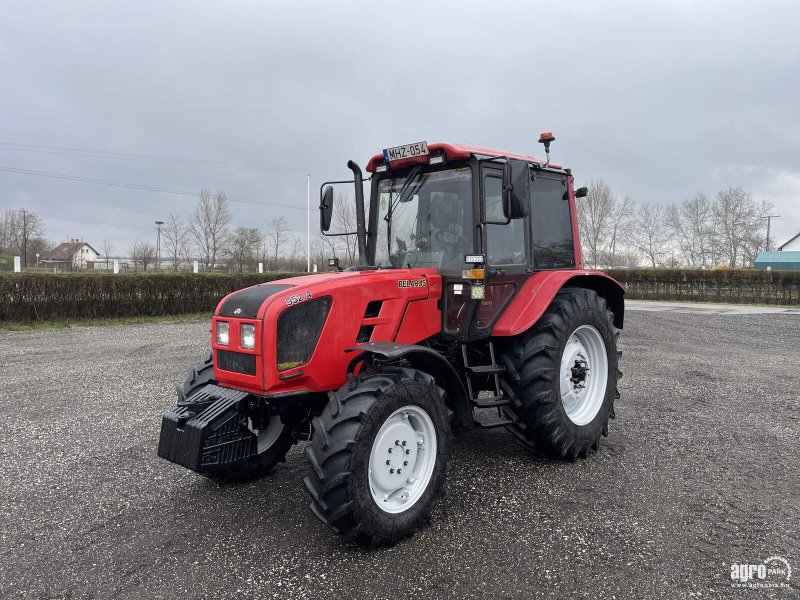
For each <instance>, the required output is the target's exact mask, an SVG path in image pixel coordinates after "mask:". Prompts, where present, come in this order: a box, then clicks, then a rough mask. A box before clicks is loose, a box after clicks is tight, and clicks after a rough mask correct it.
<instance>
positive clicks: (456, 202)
mask: <svg viewBox="0 0 800 600" xmlns="http://www.w3.org/2000/svg"><path fill="white" fill-rule="evenodd" d="M472 245H473V243H472V171H471V170H470V169H469V167H461V168H457V169H448V170H445V171H428V172H425V171H421V170H420V169H412V170H411V171H410V172H409V173H407V174H406V175H404V176H401V177H387V178H386V179H382V180H381V181H380V182H379V184H378V230H377V239H376V251H375V264H376V265H377V266H378V267H384V268H387V267H395V268H398V267H411V268H413V267H435V268H438V269H439V270H440V271H443V272H448V271H450V272H458V273H461V270H462V269H463V268H464V255H465V254H469V253H471V252H473V249H472Z"/></svg>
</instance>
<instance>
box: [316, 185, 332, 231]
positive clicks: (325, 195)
mask: <svg viewBox="0 0 800 600" xmlns="http://www.w3.org/2000/svg"><path fill="white" fill-rule="evenodd" d="M332 217H333V187H331V186H329V185H327V186H325V187H324V188H323V190H322V194H321V196H320V201H319V228H320V230H321V231H323V232H324V231H328V230H329V229H330V228H331V218H332Z"/></svg>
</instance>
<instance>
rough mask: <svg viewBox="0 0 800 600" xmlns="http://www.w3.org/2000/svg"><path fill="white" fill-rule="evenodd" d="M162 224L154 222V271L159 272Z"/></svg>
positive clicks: (161, 222) (162, 222)
mask: <svg viewBox="0 0 800 600" xmlns="http://www.w3.org/2000/svg"><path fill="white" fill-rule="evenodd" d="M163 224H164V221H156V227H157V228H158V234H157V236H156V271H160V270H161V226H162V225H163Z"/></svg>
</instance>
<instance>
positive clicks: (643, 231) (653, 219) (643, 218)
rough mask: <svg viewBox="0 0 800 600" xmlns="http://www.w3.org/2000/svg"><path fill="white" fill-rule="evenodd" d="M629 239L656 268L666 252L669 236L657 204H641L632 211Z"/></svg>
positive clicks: (661, 211)
mask: <svg viewBox="0 0 800 600" xmlns="http://www.w3.org/2000/svg"><path fill="white" fill-rule="evenodd" d="M630 239H631V242H632V245H633V247H634V248H635V249H636V250H638V251H639V252H641V253H642V254H644V256H645V257H646V258H647V260H648V261H649V262H650V266H652V267H653V268H656V267H657V266H658V264H659V263H660V262H661V259H662V257H663V256H664V254H665V252H666V250H667V242H668V241H669V236H668V234H667V231H666V228H665V226H664V218H663V210H662V208H661V206H659V205H658V204H641V205H639V206H638V207H636V209H635V210H634V211H633V226H632V229H631V235H630Z"/></svg>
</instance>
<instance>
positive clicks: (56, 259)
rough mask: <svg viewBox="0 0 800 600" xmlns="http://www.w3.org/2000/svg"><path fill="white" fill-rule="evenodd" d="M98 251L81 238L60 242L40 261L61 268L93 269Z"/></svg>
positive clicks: (72, 269) (98, 254)
mask: <svg viewBox="0 0 800 600" xmlns="http://www.w3.org/2000/svg"><path fill="white" fill-rule="evenodd" d="M98 256H100V253H99V252H98V251H97V250H95V249H94V248H92V246H91V245H90V244H89V243H88V242H84V241H83V240H78V239H74V240H70V241H68V242H62V243H61V244H59V245H58V246H56V247H55V248H53V251H52V252H51V253H50V254H49V256H48V257H47V258H45V259H44V260H43V261H41V262H42V263H44V264H45V265H47V266H53V267H57V268H61V269H62V270H71V271H74V270H79V269H94V265H95V263H96V262H97V257H98Z"/></svg>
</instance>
